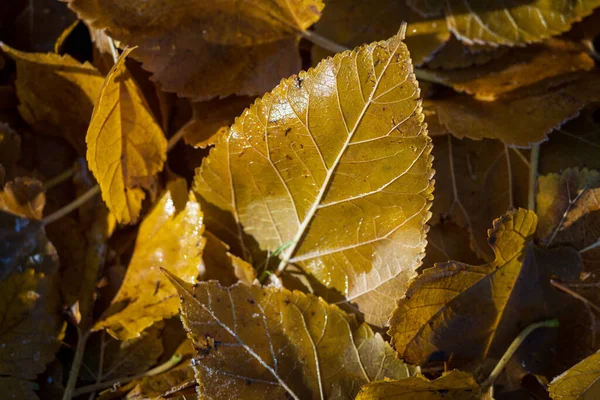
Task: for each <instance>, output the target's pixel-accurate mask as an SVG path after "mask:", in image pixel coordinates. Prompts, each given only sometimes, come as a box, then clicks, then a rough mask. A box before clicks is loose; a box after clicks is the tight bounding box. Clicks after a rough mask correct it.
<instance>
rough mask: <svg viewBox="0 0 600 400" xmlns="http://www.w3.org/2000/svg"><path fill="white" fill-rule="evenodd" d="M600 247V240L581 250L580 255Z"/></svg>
mask: <svg viewBox="0 0 600 400" xmlns="http://www.w3.org/2000/svg"><path fill="white" fill-rule="evenodd" d="M599 246H600V239H598V240H596V241H595V242H594V243H592V244H590V245H589V246H587V247H585V248H583V249H581V250H579V254H583V253H585V252H587V251H590V250H594V249H595V248H597V247H599Z"/></svg>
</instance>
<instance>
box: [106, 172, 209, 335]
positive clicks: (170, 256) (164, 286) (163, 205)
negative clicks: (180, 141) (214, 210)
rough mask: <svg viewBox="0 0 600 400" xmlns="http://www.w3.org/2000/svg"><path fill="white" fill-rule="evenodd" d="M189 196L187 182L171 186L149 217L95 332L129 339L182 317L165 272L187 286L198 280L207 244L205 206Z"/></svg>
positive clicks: (176, 298) (175, 295)
mask: <svg viewBox="0 0 600 400" xmlns="http://www.w3.org/2000/svg"><path fill="white" fill-rule="evenodd" d="M187 196H188V194H187V188H186V184H185V182H184V181H183V180H182V179H181V180H179V181H176V182H175V183H172V184H170V185H169V190H168V191H167V192H166V193H165V194H164V195H163V196H162V198H161V199H160V200H159V201H158V203H157V204H156V205H155V207H154V209H153V210H152V211H151V212H150V214H149V215H148V216H147V217H146V218H145V219H144V221H143V222H142V224H141V225H140V229H139V232H138V236H137V240H136V244H135V250H134V252H133V256H132V259H131V262H130V263H129V268H128V269H127V274H126V275H125V280H124V281H123V284H122V285H121V288H120V290H119V293H118V294H117V296H116V297H115V298H114V300H113V302H112V304H111V306H110V307H109V308H108V310H106V312H105V313H104V315H103V316H102V318H101V319H100V321H98V322H97V323H96V325H95V326H94V330H99V329H106V330H107V331H108V332H110V334H111V335H113V336H115V337H117V338H119V339H120V340H126V339H131V338H134V337H137V336H138V335H139V334H140V332H142V331H143V330H144V329H146V328H147V327H149V326H150V325H152V324H153V323H154V322H155V321H159V320H161V319H163V318H168V317H171V316H173V315H175V314H177V308H178V305H179V299H178V297H177V292H176V291H175V289H174V288H173V287H172V285H171V284H169V283H168V281H167V279H166V278H165V276H164V275H163V274H162V273H161V272H160V268H169V269H170V270H171V271H172V272H173V273H174V274H175V275H176V276H178V277H179V278H181V279H183V280H185V281H186V282H190V283H194V282H196V278H197V277H198V275H199V274H200V272H201V264H202V249H203V248H204V244H205V242H206V240H205V239H204V238H203V237H202V233H203V231H204V226H203V224H202V212H201V211H200V206H199V205H198V203H197V202H196V199H195V197H194V195H193V194H190V197H189V199H188V201H187V204H186V203H185V199H186V197H187ZM182 204H185V208H183V209H182V208H181V207H182V206H181V205H182Z"/></svg>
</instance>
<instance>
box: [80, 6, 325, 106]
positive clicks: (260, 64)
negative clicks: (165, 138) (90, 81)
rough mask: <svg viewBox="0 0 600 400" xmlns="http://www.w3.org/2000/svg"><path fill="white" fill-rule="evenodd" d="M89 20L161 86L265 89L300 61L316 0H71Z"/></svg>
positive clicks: (206, 93)
mask: <svg viewBox="0 0 600 400" xmlns="http://www.w3.org/2000/svg"><path fill="white" fill-rule="evenodd" d="M69 7H71V9H73V10H74V11H76V12H77V13H78V15H79V17H80V18H82V19H83V20H85V21H89V22H90V23H91V25H92V26H93V27H94V28H97V29H106V32H107V33H108V34H109V35H110V36H112V37H113V38H115V39H116V40H118V41H120V42H122V43H123V44H125V45H129V46H139V50H138V51H137V52H136V54H135V55H134V56H135V57H137V58H139V59H140V60H141V61H142V62H143V63H144V68H146V69H147V70H148V71H150V72H152V73H153V74H154V75H153V77H152V79H153V80H154V81H156V82H158V83H159V84H160V86H161V87H162V89H163V90H166V91H169V92H177V93H178V94H179V95H181V96H185V97H192V98H194V99H195V100H207V99H210V98H212V97H216V96H220V97H225V96H228V95H231V94H237V95H243V96H254V95H259V94H262V93H264V92H265V91H267V90H269V89H271V88H272V87H273V86H275V85H276V84H277V82H278V81H279V79H280V78H281V77H284V76H288V75H290V74H292V73H295V72H297V71H298V70H299V69H300V56H299V54H298V41H299V37H300V35H301V34H302V32H303V31H304V30H305V29H307V28H308V27H309V26H311V25H312V24H313V23H314V22H316V21H317V20H318V19H319V17H320V15H321V9H322V8H323V3H322V2H321V1H320V0H296V1H293V2H290V1H286V0H268V1H263V2H261V3H260V6H257V4H255V3H252V2H245V1H244V2H239V1H234V0H226V1H218V2H214V1H206V0H201V1H194V2H192V3H189V4H188V6H186V7H181V5H180V4H176V3H172V2H169V1H163V0H154V1H152V2H146V1H144V0H139V1H130V2H127V3H123V2H121V1H119V0H111V1H103V2H101V3H98V2H94V1H90V0H69Z"/></svg>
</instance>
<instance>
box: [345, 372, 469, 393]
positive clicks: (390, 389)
mask: <svg viewBox="0 0 600 400" xmlns="http://www.w3.org/2000/svg"><path fill="white" fill-rule="evenodd" d="M478 393H479V385H478V384H477V382H475V379H473V376H471V374H469V373H466V372H460V371H456V370H455V371H449V372H445V373H444V374H443V375H442V376H441V377H439V378H437V379H435V380H433V381H430V380H429V379H427V378H426V377H424V376H423V375H421V374H419V375H417V376H414V377H411V378H406V379H400V380H397V381H393V380H387V379H386V380H383V381H376V382H371V383H367V384H366V385H364V386H363V387H362V389H361V390H360V393H359V394H358V396H356V400H378V399H394V400H438V399H439V400H441V399H444V400H480V399H481V397H480V396H479V395H478Z"/></svg>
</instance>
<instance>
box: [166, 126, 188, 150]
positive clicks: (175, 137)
mask: <svg viewBox="0 0 600 400" xmlns="http://www.w3.org/2000/svg"><path fill="white" fill-rule="evenodd" d="M184 133H185V129H180V130H178V131H177V132H176V133H175V134H174V135H173V136H171V137H170V138H169V141H168V142H167V151H171V149H173V147H175V145H176V144H177V142H179V141H180V140H181V138H182V137H183V134H184Z"/></svg>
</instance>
